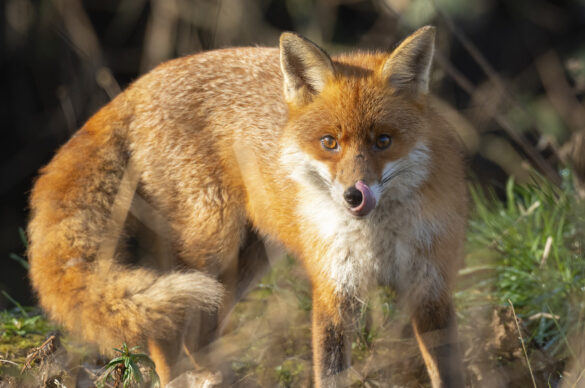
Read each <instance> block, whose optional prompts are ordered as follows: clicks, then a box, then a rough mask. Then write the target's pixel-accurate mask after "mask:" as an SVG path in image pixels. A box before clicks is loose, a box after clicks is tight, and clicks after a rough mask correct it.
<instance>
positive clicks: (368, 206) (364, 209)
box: [351, 181, 376, 216]
mask: <svg viewBox="0 0 585 388" xmlns="http://www.w3.org/2000/svg"><path fill="white" fill-rule="evenodd" d="M355 188H356V189H358V190H359V191H360V192H361V193H362V203H360V204H359V205H357V206H356V207H352V208H351V211H352V212H354V213H355V214H357V215H359V216H365V215H366V214H368V213H369V212H371V211H372V209H373V208H374V207H375V206H376V197H374V193H373V192H372V190H371V189H370V188H369V187H368V185H366V184H365V183H364V182H363V181H357V182H356V184H355Z"/></svg>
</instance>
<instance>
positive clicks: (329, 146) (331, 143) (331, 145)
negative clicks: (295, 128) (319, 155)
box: [321, 135, 338, 151]
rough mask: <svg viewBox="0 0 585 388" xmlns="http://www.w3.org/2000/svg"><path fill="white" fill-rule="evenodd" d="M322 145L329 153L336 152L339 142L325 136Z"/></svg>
mask: <svg viewBox="0 0 585 388" xmlns="http://www.w3.org/2000/svg"><path fill="white" fill-rule="evenodd" d="M321 145H322V146H323V148H325V149H326V150H328V151H334V150H336V149H337V147H338V145H337V140H335V138H334V137H333V136H331V135H327V136H323V137H322V138H321Z"/></svg>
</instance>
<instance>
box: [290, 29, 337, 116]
mask: <svg viewBox="0 0 585 388" xmlns="http://www.w3.org/2000/svg"><path fill="white" fill-rule="evenodd" d="M280 68H281V69H282V74H283V75H284V96H285V98H286V101H287V102H290V103H293V104H297V105H302V104H306V103H307V102H309V101H311V99H312V98H313V97H314V96H315V95H317V94H319V93H320V92H321V91H322V90H323V89H324V88H325V84H326V83H327V82H328V81H329V80H330V79H331V78H333V63H332V62H331V58H329V55H327V53H326V52H325V51H323V50H322V49H321V48H320V47H318V46H317V45H316V44H314V43H313V42H311V41H309V40H307V39H305V38H303V37H302V36H300V35H297V34H295V33H291V32H285V33H283V34H282V35H281V36H280Z"/></svg>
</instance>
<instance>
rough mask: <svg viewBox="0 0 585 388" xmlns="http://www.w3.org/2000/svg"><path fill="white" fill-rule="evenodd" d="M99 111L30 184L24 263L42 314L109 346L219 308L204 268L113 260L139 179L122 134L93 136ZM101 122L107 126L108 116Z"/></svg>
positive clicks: (160, 332)
mask: <svg viewBox="0 0 585 388" xmlns="http://www.w3.org/2000/svg"><path fill="white" fill-rule="evenodd" d="M104 109H107V107H106V108H104ZM101 113H102V112H100V113H98V115H96V116H94V118H93V119H92V120H90V122H88V124H86V128H84V129H82V130H81V131H80V132H78V133H77V134H76V135H75V136H74V137H73V138H72V139H71V140H70V141H69V142H68V143H67V144H66V145H65V146H64V147H63V148H62V149H61V151H60V152H59V153H58V154H57V155H56V157H55V158H54V159H53V161H52V162H51V163H50V164H49V165H48V166H47V167H45V168H44V169H43V171H42V175H41V176H40V178H39V179H38V180H37V182H36V184H35V187H34V188H33V192H32V196H31V215H32V217H31V221H30V223H29V228H28V233H29V239H30V244H29V261H30V264H31V267H30V277H31V281H32V284H33V287H34V288H35V290H36V291H37V294H38V296H39V300H40V304H41V306H42V307H43V308H44V309H45V310H46V311H47V312H48V313H49V315H50V316H51V317H52V318H53V319H55V320H57V321H58V322H60V323H61V324H63V325H64V326H65V327H66V328H67V329H69V330H70V331H73V332H75V333H79V334H81V336H82V337H83V338H84V339H86V340H88V341H91V342H94V343H96V344H98V345H99V346H100V348H101V349H102V350H110V349H111V348H112V347H114V346H115V347H119V346H120V345H121V344H122V343H123V342H126V343H128V344H129V345H130V344H144V340H145V339H146V338H151V339H165V338H167V339H168V338H170V336H173V335H175V334H177V333H178V332H179V331H180V330H183V329H184V325H185V323H186V320H188V319H189V318H190V312H191V311H193V310H197V309H204V310H212V309H215V308H217V306H218V305H219V303H220V301H221V298H222V294H223V289H222V286H221V285H220V284H219V283H218V282H217V281H216V280H214V279H213V278H211V277H209V276H207V275H205V274H203V273H201V272H171V273H158V272H156V271H155V270H152V269H148V268H138V267H135V266H128V265H123V264H120V263H118V262H117V261H116V260H115V249H116V248H115V247H116V244H117V241H118V240H119V238H120V236H121V234H122V232H123V231H122V228H123V225H124V220H125V218H126V215H127V213H128V209H129V207H130V203H131V201H132V198H133V195H134V192H135V190H136V185H137V183H138V179H137V176H138V175H139V174H136V173H133V172H132V168H131V166H130V163H129V160H128V156H127V153H126V152H125V151H124V150H125V149H126V147H125V146H124V140H123V137H116V133H115V131H111V132H108V133H102V132H98V131H93V129H92V125H93V124H92V123H94V122H96V120H97V124H100V125H101V121H100V120H102V119H101V118H100V114H101ZM106 113H107V112H106ZM96 117H97V119H96ZM107 119H108V122H112V119H111V114H110V116H108V117H107ZM102 121H103V120H102ZM113 122H114V124H115V121H113ZM114 124H112V125H114Z"/></svg>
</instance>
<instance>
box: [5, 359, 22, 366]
mask: <svg viewBox="0 0 585 388" xmlns="http://www.w3.org/2000/svg"><path fill="white" fill-rule="evenodd" d="M0 362H3V363H5V364H12V365H14V366H20V365H18V364H17V363H16V362H14V361H10V360H4V359H0Z"/></svg>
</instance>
